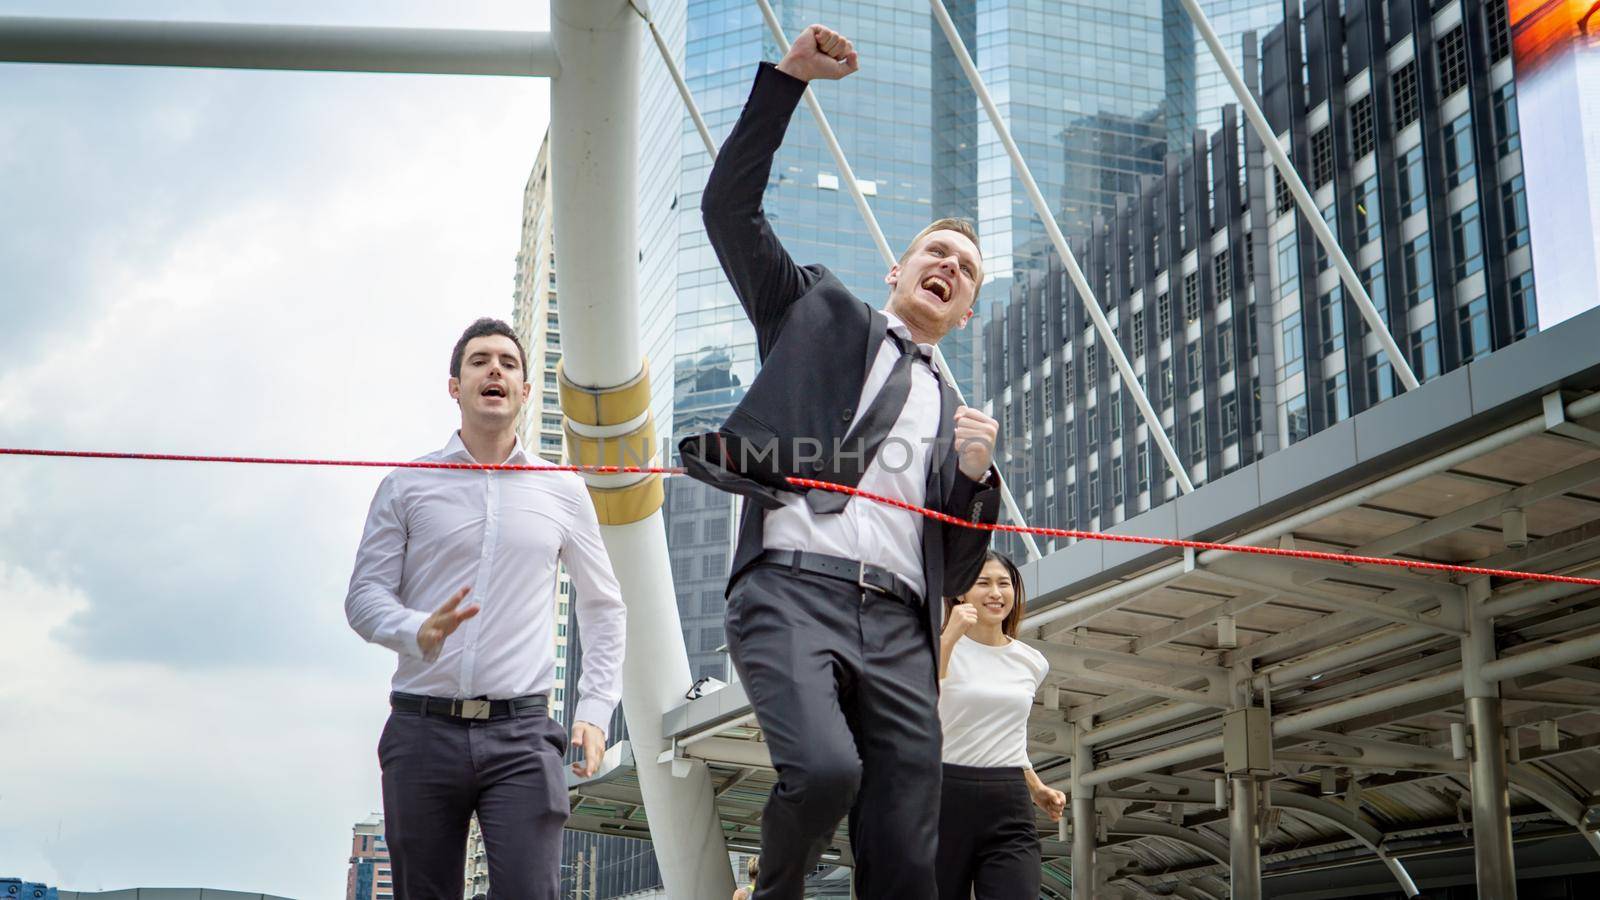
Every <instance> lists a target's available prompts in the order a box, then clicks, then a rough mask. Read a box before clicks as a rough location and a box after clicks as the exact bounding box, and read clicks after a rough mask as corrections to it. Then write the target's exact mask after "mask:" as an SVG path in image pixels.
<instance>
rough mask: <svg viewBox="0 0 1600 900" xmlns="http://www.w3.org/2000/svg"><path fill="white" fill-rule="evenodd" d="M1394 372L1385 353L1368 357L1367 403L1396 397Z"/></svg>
mask: <svg viewBox="0 0 1600 900" xmlns="http://www.w3.org/2000/svg"><path fill="white" fill-rule="evenodd" d="M1394 390H1395V385H1394V370H1393V369H1392V368H1391V367H1390V365H1389V360H1388V359H1387V358H1385V357H1384V355H1383V351H1382V350H1379V351H1378V352H1376V353H1374V354H1372V355H1371V356H1369V357H1367V402H1368V403H1378V402H1381V401H1384V400H1387V399H1389V398H1390V397H1393V396H1394Z"/></svg>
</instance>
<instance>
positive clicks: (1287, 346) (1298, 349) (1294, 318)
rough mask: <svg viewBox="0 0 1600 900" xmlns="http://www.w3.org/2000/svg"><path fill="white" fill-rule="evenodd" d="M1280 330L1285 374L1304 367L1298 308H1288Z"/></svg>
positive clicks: (1302, 339)
mask: <svg viewBox="0 0 1600 900" xmlns="http://www.w3.org/2000/svg"><path fill="white" fill-rule="evenodd" d="M1281 331H1282V333H1283V342H1282V350H1283V354H1282V355H1283V370H1284V374H1285V375H1286V376H1287V375H1292V374H1294V373H1295V372H1298V371H1300V370H1301V369H1304V368H1305V352H1306V351H1305V337H1304V334H1303V329H1302V328H1301V327H1300V310H1298V309H1295V310H1290V311H1289V314H1288V315H1286V316H1284V317H1283V325H1282V327H1281Z"/></svg>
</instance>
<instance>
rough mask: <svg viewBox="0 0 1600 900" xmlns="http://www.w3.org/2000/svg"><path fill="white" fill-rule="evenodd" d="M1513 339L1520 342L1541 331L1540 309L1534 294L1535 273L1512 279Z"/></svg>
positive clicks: (1529, 272)
mask: <svg viewBox="0 0 1600 900" xmlns="http://www.w3.org/2000/svg"><path fill="white" fill-rule="evenodd" d="M1510 288H1511V291H1510V293H1511V339H1512V340H1520V339H1521V338H1525V337H1527V336H1528V335H1530V334H1533V333H1534V332H1536V331H1538V330H1539V307H1538V304H1537V301H1536V299H1535V297H1534V292H1533V272H1532V270H1529V271H1527V272H1523V273H1522V274H1521V275H1518V276H1516V277H1515V278H1513V279H1511V285H1510Z"/></svg>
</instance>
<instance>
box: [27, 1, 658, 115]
mask: <svg viewBox="0 0 1600 900" xmlns="http://www.w3.org/2000/svg"><path fill="white" fill-rule="evenodd" d="M0 62H20V63H73V64H88V65H111V66H178V67H185V68H206V69H275V70H284V71H306V72H397V73H407V74H423V75H520V76H534V77H554V76H556V75H557V74H559V73H560V68H561V67H560V64H559V62H558V61H557V59H556V46H555V42H554V41H553V40H552V38H551V33H550V32H546V31H488V30H481V31H479V30H465V29H439V28H366V27H362V28H357V27H349V26H328V25H251V24H237V23H232V22H139V21H130V20H115V19H46V18H25V17H13V16H4V17H0ZM630 99H632V98H630Z"/></svg>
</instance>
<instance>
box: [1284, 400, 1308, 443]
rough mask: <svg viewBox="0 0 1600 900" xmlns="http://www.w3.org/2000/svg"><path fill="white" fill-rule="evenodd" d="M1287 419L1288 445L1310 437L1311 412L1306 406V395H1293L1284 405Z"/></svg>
mask: <svg viewBox="0 0 1600 900" xmlns="http://www.w3.org/2000/svg"><path fill="white" fill-rule="evenodd" d="M1284 410H1285V412H1287V413H1288V417H1289V443H1291V444H1293V443H1295V442H1296V441H1303V440H1305V439H1306V438H1308V437H1310V436H1311V410H1310V409H1309V408H1308V407H1307V406H1306V395H1305V394H1295V395H1294V396H1293V397H1290V398H1289V402H1288V403H1285V404H1284Z"/></svg>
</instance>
